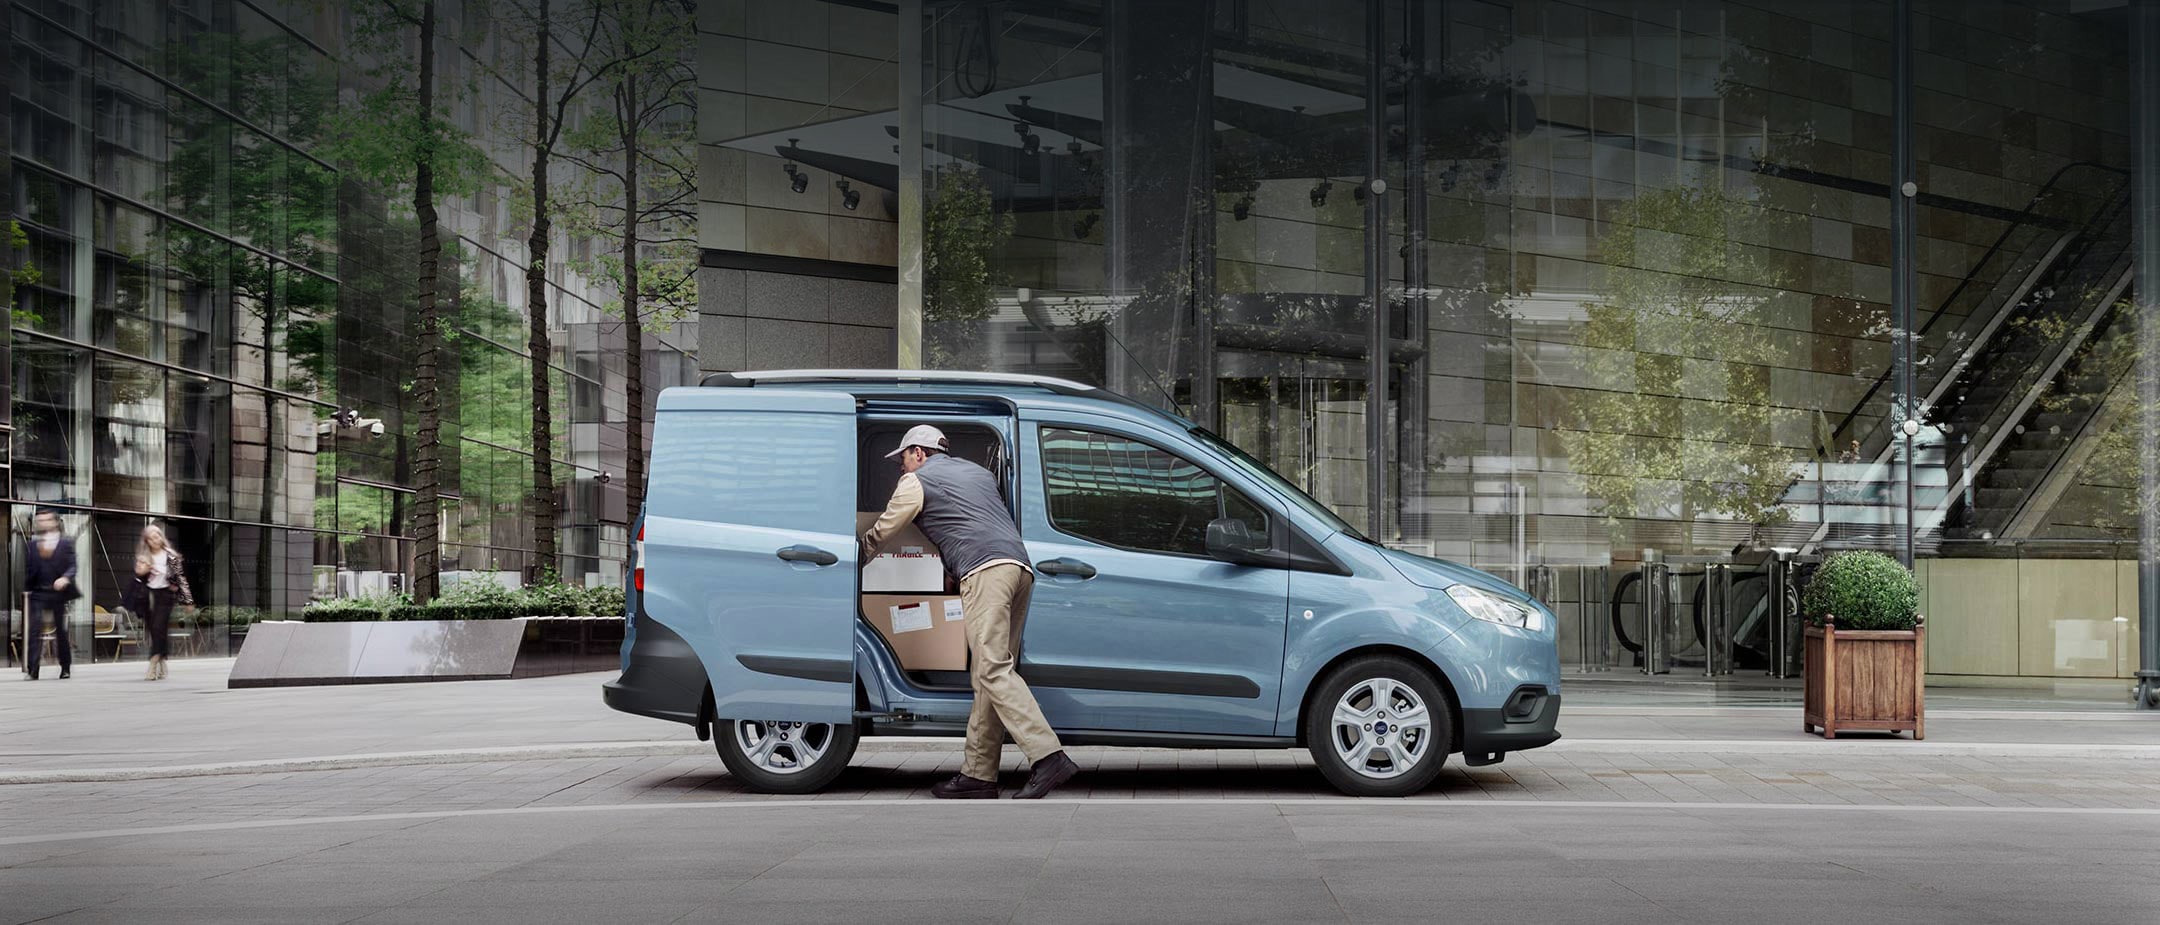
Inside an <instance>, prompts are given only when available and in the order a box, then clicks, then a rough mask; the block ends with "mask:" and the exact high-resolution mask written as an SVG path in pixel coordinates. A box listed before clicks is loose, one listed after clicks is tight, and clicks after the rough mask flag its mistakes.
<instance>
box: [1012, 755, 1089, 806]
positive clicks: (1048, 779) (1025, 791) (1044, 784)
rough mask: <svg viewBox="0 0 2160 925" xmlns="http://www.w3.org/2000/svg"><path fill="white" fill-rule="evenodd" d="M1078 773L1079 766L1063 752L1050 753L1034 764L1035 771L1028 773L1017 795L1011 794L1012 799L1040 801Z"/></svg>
mask: <svg viewBox="0 0 2160 925" xmlns="http://www.w3.org/2000/svg"><path fill="white" fill-rule="evenodd" d="M1078 773H1080V766H1079V765H1077V764H1074V763H1073V760H1072V759H1071V758H1067V757H1065V753H1064V752H1062V751H1056V752H1051V753H1050V754H1049V756H1047V757H1045V758H1043V760H1041V761H1038V762H1035V770H1034V771H1032V772H1029V774H1028V779H1027V783H1026V784H1025V785H1022V786H1021V788H1020V792H1019V793H1016V794H1013V799H1015V800H1040V799H1042V798H1043V797H1046V796H1049V795H1050V791H1052V790H1056V789H1057V788H1058V785H1059V784H1062V783H1064V782H1066V781H1069V780H1072V776H1073V775H1075V774H1078Z"/></svg>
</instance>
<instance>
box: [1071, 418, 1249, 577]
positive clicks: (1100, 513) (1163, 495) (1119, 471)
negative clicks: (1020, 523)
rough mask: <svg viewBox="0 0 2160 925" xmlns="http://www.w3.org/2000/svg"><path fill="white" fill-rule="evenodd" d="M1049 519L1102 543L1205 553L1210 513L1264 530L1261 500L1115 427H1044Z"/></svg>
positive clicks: (1195, 554) (1148, 549) (1193, 553)
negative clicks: (1257, 501) (1105, 430)
mask: <svg viewBox="0 0 2160 925" xmlns="http://www.w3.org/2000/svg"><path fill="white" fill-rule="evenodd" d="M1041 438H1042V464H1043V485H1044V488H1045V490H1046V494H1047V495H1048V499H1047V500H1048V506H1047V509H1048V512H1049V514H1050V523H1051V525H1053V526H1055V527H1057V528H1058V529H1059V530H1061V531H1063V532H1065V533H1069V534H1071V535H1073V536H1077V537H1081V538H1083V539H1089V540H1094V541H1095V542H1098V543H1102V544H1104V545H1107V546H1117V547H1121V548H1125V549H1138V550H1144V551H1147V552H1167V553H1175V554H1178V555H1187V556H1205V555H1207V525H1208V521H1211V520H1214V519H1215V518H1218V517H1234V518H1237V519H1239V520H1242V521H1244V522H1245V525H1246V526H1247V527H1250V528H1252V530H1253V532H1255V533H1257V534H1259V535H1261V536H1266V535H1267V529H1268V519H1267V513H1266V511H1265V509H1264V508H1262V507H1260V506H1259V505H1258V504H1254V503H1253V502H1252V500H1251V499H1249V498H1246V497H1245V496H1244V495H1243V494H1240V493H1239V492H1238V490H1237V489H1235V488H1232V487H1230V486H1228V485H1225V484H1223V482H1222V480H1220V479H1217V478H1216V477H1214V476H1212V475H1209V474H1208V473H1207V470H1205V469H1202V468H1200V467H1199V466H1196V465H1194V464H1193V463H1191V462H1189V461H1187V460H1185V459H1182V458H1180V457H1178V456H1177V455H1176V454H1173V453H1170V452H1169V451H1166V450H1163V449H1160V448H1158V447H1155V446H1152V445H1150V444H1147V443H1143V442H1141V441H1138V440H1135V439H1132V438H1130V437H1122V436H1118V435H1115V434H1103V433H1096V432H1094V431H1087V430H1078V429H1074V428H1069V427H1044V428H1042V430H1041Z"/></svg>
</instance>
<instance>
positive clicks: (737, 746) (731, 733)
mask: <svg viewBox="0 0 2160 925" xmlns="http://www.w3.org/2000/svg"><path fill="white" fill-rule="evenodd" d="M746 725H747V726H748V727H749V728H748V729H747V730H745V729H744V727H745V726H746ZM768 726H772V727H779V726H785V727H787V728H784V729H783V728H767V727H768ZM806 733H807V734H808V735H809V739H808V740H807V741H808V742H809V743H810V744H812V745H817V744H819V743H822V744H823V746H824V747H823V748H822V749H818V750H817V754H816V756H815V758H814V759H812V760H811V761H810V762H809V763H807V764H805V765H803V766H802V767H801V768H800V769H799V770H791V771H775V770H769V769H767V768H764V767H761V766H760V765H759V762H758V759H757V758H756V757H754V756H753V755H752V753H751V752H750V751H747V750H745V748H744V747H743V737H744V736H746V735H756V736H758V738H757V739H755V740H753V741H755V742H763V741H765V739H764V736H773V737H775V738H777V739H779V741H778V742H777V743H776V745H775V748H774V752H775V754H780V755H787V754H792V755H794V756H795V757H796V758H798V759H799V758H800V756H801V755H802V754H803V753H802V752H791V751H790V750H791V749H794V748H796V747H797V746H796V745H795V744H794V743H798V742H803V741H805V740H804V739H802V738H801V737H802V736H804V735H805V734H806ZM857 741H858V740H857V737H856V733H855V727H854V726H853V725H850V724H844V723H843V724H838V725H830V726H828V725H826V724H824V723H774V724H767V723H763V722H751V723H748V724H744V723H741V722H738V721H736V720H732V719H721V720H715V721H714V722H713V750H714V751H717V752H719V753H720V762H721V763H722V764H725V765H727V769H728V773H729V774H733V775H735V779H736V780H739V781H742V782H743V786H744V787H745V788H747V789H749V790H753V791H756V792H758V793H816V792H818V791H820V790H823V789H825V788H826V787H829V786H831V785H832V782H833V781H835V780H838V779H839V777H840V774H841V772H843V771H846V770H847V766H848V761H849V760H851V759H853V758H854V757H855V745H856V743H857Z"/></svg>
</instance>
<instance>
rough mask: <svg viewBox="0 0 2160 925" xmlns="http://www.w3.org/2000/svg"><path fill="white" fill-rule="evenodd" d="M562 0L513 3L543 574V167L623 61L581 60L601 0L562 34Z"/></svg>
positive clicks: (549, 453)
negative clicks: (523, 132)
mask: <svg viewBox="0 0 2160 925" xmlns="http://www.w3.org/2000/svg"><path fill="white" fill-rule="evenodd" d="M562 5H564V4H563V3H562V0H532V2H531V3H530V5H529V6H527V5H520V6H517V11H518V13H519V15H520V18H521V19H522V20H523V22H522V23H521V25H522V26H524V32H525V36H526V39H527V41H528V42H529V44H530V45H531V46H532V80H533V94H532V136H531V139H530V142H529V143H530V144H531V146H532V173H531V175H530V177H528V182H529V183H530V185H531V197H532V230H531V233H530V234H529V235H528V236H527V237H526V239H525V255H526V256H525V303H526V316H527V317H526V341H525V347H526V350H527V351H528V353H529V355H530V358H531V363H532V449H533V455H532V473H533V481H532V497H531V498H530V500H529V504H530V507H531V510H532V519H533V556H534V558H536V559H538V560H539V567H540V573H541V575H542V576H543V577H546V576H552V575H553V574H554V573H555V571H556V567H557V558H558V557H557V555H556V546H555V540H556V536H555V532H556V519H557V513H558V511H557V499H556V491H555V443H554V441H555V421H554V412H553V402H554V395H553V390H552V383H551V382H549V380H548V360H549V358H550V357H551V356H552V355H553V353H554V344H553V338H551V337H550V335H549V331H548V310H547V306H548V298H547V296H548V280H547V270H548V268H547V262H548V246H549V243H550V240H551V237H552V235H553V234H554V213H553V209H554V205H553V203H551V201H550V193H551V189H550V185H549V178H548V171H549V166H550V161H551V160H552V159H553V158H554V156H555V150H556V145H557V144H558V143H560V142H561V141H562V136H563V129H564V125H565V123H566V122H567V120H568V118H569V116H570V115H571V106H572V105H573V104H575V103H576V102H577V100H578V98H579V97H580V95H581V94H583V93H584V91H585V89H586V88H587V87H589V86H591V85H592V84H593V82H594V81H596V80H600V79H603V78H605V77H606V76H607V74H608V72H610V71H611V70H614V69H615V68H616V67H617V66H618V65H620V64H621V63H622V62H620V61H617V60H605V59H604V60H601V61H600V62H598V66H588V65H589V64H590V63H592V59H593V52H594V40H595V39H596V38H598V36H599V32H600V23H601V19H602V6H601V4H599V3H588V4H585V9H584V10H582V11H578V12H576V13H575V14H574V15H573V17H572V18H573V19H574V20H575V19H582V20H583V21H584V22H583V24H582V25H581V26H579V27H578V28H577V29H576V30H575V31H574V32H573V33H572V34H570V35H568V36H558V35H557V34H556V31H555V12H556V8H557V7H558V6H562ZM565 39H567V41H565ZM558 44H560V45H562V46H563V47H562V48H561V49H560V50H561V52H562V54H563V58H562V60H561V61H560V63H556V62H555V60H554V56H555V53H556V51H557V48H556V46H557V45H558Z"/></svg>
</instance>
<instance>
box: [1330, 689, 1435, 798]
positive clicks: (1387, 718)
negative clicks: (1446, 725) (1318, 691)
mask: <svg viewBox="0 0 2160 925" xmlns="http://www.w3.org/2000/svg"><path fill="white" fill-rule="evenodd" d="M1330 729H1331V731H1332V735H1331V736H1330V743H1329V744H1331V745H1332V746H1333V747H1334V750H1335V755H1336V757H1338V758H1341V759H1342V763H1343V765H1344V766H1345V767H1348V768H1349V769H1350V770H1351V771H1353V772H1355V773H1357V774H1358V775H1360V776H1362V777H1367V778H1371V779H1373V780H1388V779H1390V778H1395V777H1400V776H1402V775H1403V774H1405V773H1408V772H1409V771H1410V769H1412V768H1415V767H1417V765H1418V763H1419V762H1420V761H1422V760H1424V758H1425V755H1426V753H1427V752H1429V751H1431V750H1432V749H1431V745H1432V738H1433V736H1432V714H1431V713H1430V711H1429V710H1428V709H1427V707H1426V704H1425V702H1424V700H1422V699H1421V698H1419V697H1418V693H1417V691H1416V690H1414V689H1412V688H1411V687H1410V685H1408V684H1404V683H1402V682H1400V681H1396V680H1394V679H1392V678H1367V679H1365V680H1362V681H1359V682H1357V683H1355V684H1352V685H1350V689H1349V690H1347V691H1344V692H1343V695H1342V697H1341V698H1340V699H1338V700H1336V702H1335V712H1334V718H1333V721H1332V722H1331V723H1330Z"/></svg>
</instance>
